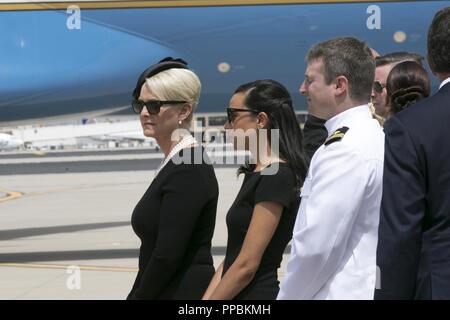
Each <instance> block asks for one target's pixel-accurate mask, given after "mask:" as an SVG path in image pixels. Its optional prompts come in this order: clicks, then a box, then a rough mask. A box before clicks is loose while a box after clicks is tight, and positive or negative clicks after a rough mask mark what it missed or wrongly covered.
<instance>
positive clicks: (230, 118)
mask: <svg viewBox="0 0 450 320" xmlns="http://www.w3.org/2000/svg"><path fill="white" fill-rule="evenodd" d="M226 110H227V119H228V122H229V123H232V122H233V121H234V119H236V112H252V113H254V114H258V113H260V112H261V111H259V110H252V109H236V108H226Z"/></svg>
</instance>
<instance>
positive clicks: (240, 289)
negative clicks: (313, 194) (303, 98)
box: [203, 80, 307, 300]
mask: <svg viewBox="0 0 450 320" xmlns="http://www.w3.org/2000/svg"><path fill="white" fill-rule="evenodd" d="M227 114H228V121H227V123H226V124H225V129H228V131H229V132H230V131H231V132H232V136H233V138H234V140H233V143H234V145H235V148H236V149H245V150H248V151H250V153H251V155H252V160H254V161H253V164H250V165H249V164H246V166H244V167H241V168H240V170H239V173H244V174H245V178H244V181H243V184H242V186H241V189H240V191H239V193H238V195H237V197H236V199H235V201H234V203H233V204H232V206H231V208H230V209H229V211H228V214H227V218H226V221H227V227H228V243H227V250H226V255H225V259H224V261H223V263H222V264H221V265H220V267H219V268H218V269H217V271H216V274H215V275H214V277H213V279H212V280H211V283H210V285H209V287H208V290H207V291H206V292H205V294H204V296H203V299H273V300H274V299H275V298H276V297H277V294H278V291H279V281H278V277H277V269H278V268H279V267H280V263H281V260H282V256H283V252H284V250H285V248H286V245H287V244H288V242H289V241H290V239H291V237H292V229H293V227H294V223H295V218H296V215H297V210H298V205H299V202H300V198H299V189H300V187H301V185H302V184H303V180H304V178H305V175H306V171H307V165H306V160H305V156H304V152H303V145H302V132H301V130H300V128H299V125H298V123H297V120H296V116H295V113H294V109H293V107H292V100H291V97H290V95H289V92H288V91H287V90H286V88H285V87H284V86H283V85H281V84H280V83H278V82H276V81H274V80H258V81H255V82H251V83H247V84H244V85H242V86H240V87H239V88H238V89H237V90H236V91H235V93H234V95H233V96H232V98H231V100H230V107H229V108H227ZM264 129H265V130H264Z"/></svg>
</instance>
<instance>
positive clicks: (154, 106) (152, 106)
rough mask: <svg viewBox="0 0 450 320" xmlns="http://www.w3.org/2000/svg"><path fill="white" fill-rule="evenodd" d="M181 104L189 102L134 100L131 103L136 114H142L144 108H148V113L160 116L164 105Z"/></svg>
mask: <svg viewBox="0 0 450 320" xmlns="http://www.w3.org/2000/svg"><path fill="white" fill-rule="evenodd" d="M180 103H187V101H171V100H169V101H160V100H149V101H141V100H136V99H133V101H131V106H132V108H133V111H134V113H136V114H141V112H142V109H144V107H146V108H147V111H148V113H150V114H158V113H159V111H160V110H161V106H162V105H163V104H180Z"/></svg>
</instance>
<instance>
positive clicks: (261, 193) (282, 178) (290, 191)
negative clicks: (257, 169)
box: [255, 166, 295, 208]
mask: <svg viewBox="0 0 450 320" xmlns="http://www.w3.org/2000/svg"><path fill="white" fill-rule="evenodd" d="M294 197H295V176H294V174H293V173H292V171H291V169H289V168H287V167H283V166H279V167H278V171H277V173H276V174H274V175H261V180H260V181H259V183H258V186H257V187H256V190H255V205H256V204H257V203H259V202H264V201H272V202H276V203H279V204H281V205H282V206H283V207H285V208H288V207H289V205H290V204H291V203H292V200H293V198H294Z"/></svg>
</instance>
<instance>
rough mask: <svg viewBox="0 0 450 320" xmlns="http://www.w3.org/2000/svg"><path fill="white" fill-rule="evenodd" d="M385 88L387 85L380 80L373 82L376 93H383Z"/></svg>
mask: <svg viewBox="0 0 450 320" xmlns="http://www.w3.org/2000/svg"><path fill="white" fill-rule="evenodd" d="M384 88H386V85H383V84H382V83H381V82H380V81H375V82H374V83H373V91H375V92H376V93H382V92H383V89H384Z"/></svg>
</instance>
